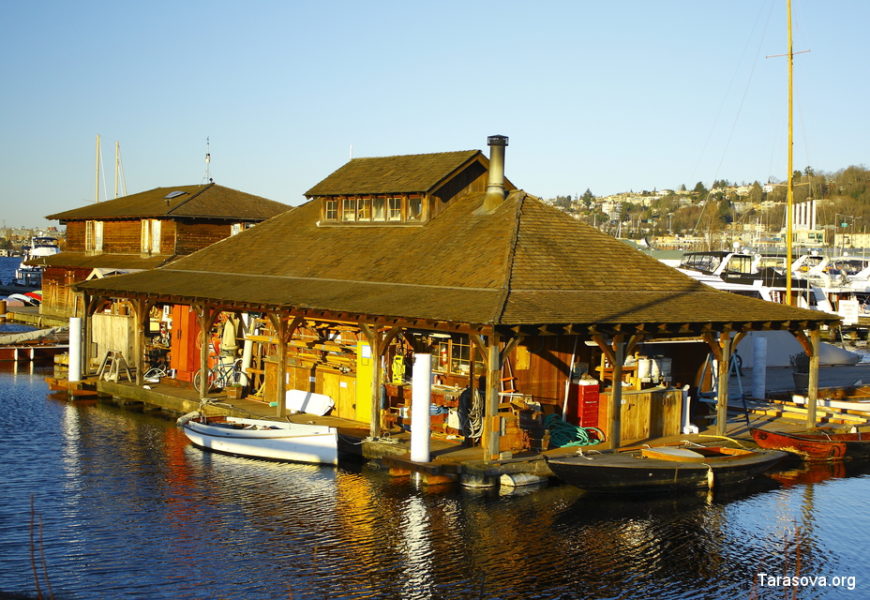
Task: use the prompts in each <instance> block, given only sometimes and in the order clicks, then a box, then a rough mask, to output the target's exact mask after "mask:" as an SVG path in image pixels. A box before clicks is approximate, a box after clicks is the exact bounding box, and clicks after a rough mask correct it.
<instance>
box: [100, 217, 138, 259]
mask: <svg viewBox="0 0 870 600" xmlns="http://www.w3.org/2000/svg"><path fill="white" fill-rule="evenodd" d="M141 236H142V221H141V220H139V219H135V220H128V221H104V223H103V254H135V253H137V252H139V251H140V250H141V248H142V240H141Z"/></svg>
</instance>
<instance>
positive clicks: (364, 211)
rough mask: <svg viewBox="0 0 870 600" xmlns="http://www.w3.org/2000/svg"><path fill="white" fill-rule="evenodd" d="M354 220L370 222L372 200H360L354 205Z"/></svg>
mask: <svg viewBox="0 0 870 600" xmlns="http://www.w3.org/2000/svg"><path fill="white" fill-rule="evenodd" d="M356 220H357V221H371V220H372V199H371V198H360V199H359V200H357V203H356Z"/></svg>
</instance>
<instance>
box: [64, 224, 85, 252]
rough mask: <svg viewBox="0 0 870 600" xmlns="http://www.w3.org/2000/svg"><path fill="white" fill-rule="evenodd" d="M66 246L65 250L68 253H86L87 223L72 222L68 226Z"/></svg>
mask: <svg viewBox="0 0 870 600" xmlns="http://www.w3.org/2000/svg"><path fill="white" fill-rule="evenodd" d="M64 237H65V239H66V246H65V247H64V250H65V251H67V252H84V251H85V221H70V222H69V223H67V224H66V234H65V236H64Z"/></svg>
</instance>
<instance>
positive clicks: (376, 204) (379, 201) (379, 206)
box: [372, 198, 387, 221]
mask: <svg viewBox="0 0 870 600" xmlns="http://www.w3.org/2000/svg"><path fill="white" fill-rule="evenodd" d="M386 205H387V203H386V201H385V200H384V199H383V198H375V199H374V200H372V220H373V221H385V220H386V219H387V213H386Z"/></svg>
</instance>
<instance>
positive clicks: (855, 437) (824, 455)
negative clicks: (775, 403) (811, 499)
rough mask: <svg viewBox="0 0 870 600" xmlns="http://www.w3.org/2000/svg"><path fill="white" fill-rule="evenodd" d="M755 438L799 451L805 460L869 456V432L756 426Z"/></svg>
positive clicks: (773, 446) (764, 443) (771, 445)
mask: <svg viewBox="0 0 870 600" xmlns="http://www.w3.org/2000/svg"><path fill="white" fill-rule="evenodd" d="M750 432H751V433H752V439H753V440H755V443H756V444H758V445H759V446H760V447H762V448H770V449H774V450H784V451H786V452H789V453H791V454H797V455H798V456H800V457H801V458H803V459H804V460H805V461H809V462H821V461H825V462H827V461H839V460H847V459H858V460H867V459H870V434H867V433H861V432H860V431H859V432H856V433H829V432H827V431H803V432H799V433H785V432H782V431H770V430H768V429H761V428H753V429H751V430H750Z"/></svg>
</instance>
